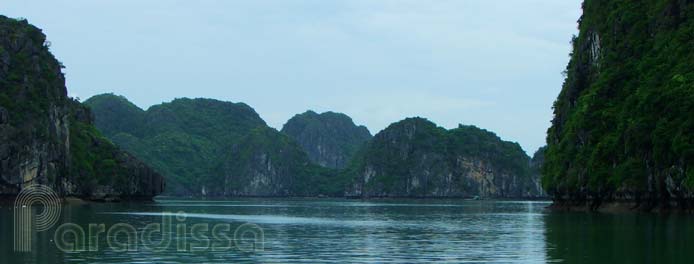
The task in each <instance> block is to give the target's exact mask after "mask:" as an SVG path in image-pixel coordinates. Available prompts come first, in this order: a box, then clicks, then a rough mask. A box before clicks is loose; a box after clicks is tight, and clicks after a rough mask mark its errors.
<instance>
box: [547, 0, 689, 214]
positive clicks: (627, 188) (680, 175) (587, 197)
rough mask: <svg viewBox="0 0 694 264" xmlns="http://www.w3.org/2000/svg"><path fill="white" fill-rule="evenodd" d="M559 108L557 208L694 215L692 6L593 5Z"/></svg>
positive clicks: (589, 0)
mask: <svg viewBox="0 0 694 264" xmlns="http://www.w3.org/2000/svg"><path fill="white" fill-rule="evenodd" d="M579 30H580V31H579V34H578V36H576V37H574V39H573V52H572V53H571V60H570V61H569V63H568V66H567V68H566V80H565V81H564V85H563V87H562V90H561V92H560V94H559V96H558V98H557V100H556V101H555V103H554V107H553V109H554V119H553V120H552V126H551V127H550V129H549V131H548V136H547V144H548V147H547V150H546V151H545V161H544V164H543V169H542V172H543V180H542V182H543V186H544V188H545V189H546V190H547V192H548V193H549V194H550V195H551V196H552V197H553V199H554V201H555V203H554V207H555V208H566V209H576V208H579V209H581V210H583V209H586V210H602V209H604V208H607V207H612V206H613V205H616V204H619V205H625V204H628V205H629V209H630V210H640V211H668V210H671V209H677V210H693V209H694V165H693V164H694V133H692V131H694V115H692V113H694V103H693V102H694V96H693V95H694V64H692V61H694V49H692V47H694V41H693V38H692V37H691V36H692V35H693V34H694V1H681V0H662V1H646V2H639V3H638V4H635V3H632V2H628V1H627V2H615V1H597V0H586V1H584V3H583V15H582V16H581V19H580V20H579Z"/></svg>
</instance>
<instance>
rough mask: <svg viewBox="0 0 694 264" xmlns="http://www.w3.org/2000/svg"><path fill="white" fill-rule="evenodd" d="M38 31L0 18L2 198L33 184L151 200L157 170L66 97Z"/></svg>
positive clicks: (159, 186) (90, 195)
mask: <svg viewBox="0 0 694 264" xmlns="http://www.w3.org/2000/svg"><path fill="white" fill-rule="evenodd" d="M49 46H50V44H49V43H48V42H47V41H46V37H45V35H44V34H43V33H42V32H41V30H40V29H38V28H36V27H34V26H32V25H30V24H28V23H27V21H25V20H15V19H10V18H7V17H4V16H0V196H3V197H12V196H14V195H16V194H17V193H18V192H19V191H21V190H22V188H24V187H25V186H28V185H31V184H44V185H48V186H51V187H52V188H53V189H54V190H55V191H56V192H58V193H59V194H60V195H62V196H75V197H80V198H85V199H91V200H112V199H151V198H152V197H153V196H155V195H157V194H159V193H161V192H162V190H163V187H164V183H163V179H162V178H161V177H160V175H159V174H157V173H155V172H154V171H153V170H151V169H149V168H148V167H147V166H145V165H144V164H143V163H141V162H139V161H138V160H137V159H135V158H133V157H132V156H130V155H128V154H127V153H124V152H121V151H120V150H118V148H117V147H115V146H114V145H113V144H112V143H110V141H108V140H106V139H105V138H104V137H103V136H101V134H100V133H99V132H98V131H96V129H95V128H94V126H93V125H92V116H91V113H90V111H89V110H88V109H86V108H84V107H83V106H82V105H81V104H80V103H79V102H77V101H74V100H72V99H70V98H69V97H68V96H67V90H66V88H65V79H64V76H63V73H62V71H61V68H62V65H61V64H60V62H58V61H57V60H56V59H55V58H54V57H53V55H52V54H51V53H50V52H49Z"/></svg>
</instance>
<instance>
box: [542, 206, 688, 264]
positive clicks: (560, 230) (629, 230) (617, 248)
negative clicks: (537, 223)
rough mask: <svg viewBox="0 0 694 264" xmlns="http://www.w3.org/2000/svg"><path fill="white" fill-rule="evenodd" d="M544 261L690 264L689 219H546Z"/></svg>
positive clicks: (611, 216)
mask: <svg viewBox="0 0 694 264" xmlns="http://www.w3.org/2000/svg"><path fill="white" fill-rule="evenodd" d="M544 218H545V220H544V221H545V223H546V229H547V244H548V246H547V248H548V250H547V256H548V259H552V260H564V261H566V262H568V263H611V264H612V263H692V261H694V248H693V247H694V218H693V217H692V216H691V215H679V214H674V215H654V214H637V213H633V214H586V213H552V214H547V215H546V216H545V217H544Z"/></svg>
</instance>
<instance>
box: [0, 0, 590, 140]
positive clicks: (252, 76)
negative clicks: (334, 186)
mask: <svg viewBox="0 0 694 264" xmlns="http://www.w3.org/2000/svg"><path fill="white" fill-rule="evenodd" d="M1 1H2V3H1V4H0V14H3V15H6V16H10V17H15V18H17V17H24V18H27V19H28V20H29V22H30V23H32V24H34V25H36V26H38V27H40V28H42V29H43V30H44V32H45V33H46V34H47V35H48V39H49V41H51V43H52V46H51V50H52V52H53V53H54V54H55V55H56V57H57V58H58V59H59V60H60V61H62V62H63V64H64V65H65V66H66V67H67V68H66V69H65V73H66V77H67V84H68V90H69V93H70V95H71V96H76V97H80V98H81V99H83V100H84V99H87V98H89V97H90V96H92V95H96V94H100V93H106V92H113V93H115V94H119V95H123V96H125V97H127V98H128V99H130V100H131V101H133V102H134V103H135V104H137V105H138V106H140V107H142V108H144V109H146V108H147V107H149V106H151V105H153V104H158V103H161V102H165V101H170V100H172V99H174V98H178V97H207V98H215V99H220V100H226V101H232V102H245V103H247V104H249V105H251V106H252V107H253V108H255V109H256V111H257V112H258V113H259V114H260V115H261V116H262V117H263V119H265V120H266V121H267V122H268V123H269V124H270V125H271V126H273V127H275V128H278V129H279V128H281V126H282V125H283V124H284V123H285V122H286V121H287V120H288V119H289V118H290V117H292V116H293V115H294V114H296V113H300V112H304V111H306V110H308V109H312V110H315V111H318V112H322V111H336V112H343V113H346V114H348V115H349V116H351V117H352V118H353V119H354V121H355V122H356V123H358V124H363V125H366V126H367V127H368V128H369V129H370V130H371V132H372V133H374V134H375V133H377V132H378V131H380V130H381V129H383V128H385V127H386V126H388V125H389V124H390V123H393V122H396V121H398V120H401V119H403V118H405V117H411V116H421V117H426V118H428V119H430V120H432V121H434V122H436V123H437V124H439V125H440V126H443V127H446V128H453V127H456V126H457V125H458V124H459V123H462V124H472V125H477V126H479V127H482V128H485V129H488V130H491V131H494V132H496V133H497V134H498V135H499V136H500V137H502V138H503V139H505V140H510V141H516V142H519V143H520V144H521V145H522V146H523V148H524V149H525V150H526V151H527V152H529V153H532V152H534V151H535V150H536V149H537V148H538V147H540V146H542V145H543V144H544V141H545V134H546V130H547V128H548V127H549V125H550V120H551V118H552V109H551V106H552V103H553V101H554V99H555V98H556V96H557V95H558V93H559V91H560V89H561V84H562V81H563V77H562V75H561V72H562V71H563V70H564V68H565V67H566V64H567V62H568V59H569V57H568V54H569V52H570V48H571V47H570V43H569V41H570V39H571V36H572V35H573V34H576V33H577V29H576V21H577V20H578V18H579V16H580V14H581V9H580V6H581V1H580V0H457V1H446V0H436V1H433V0H427V1H424V0H419V1H408V0H392V1H377V0H363V1H357V0H353V1H352V0H350V1H339V0H334V1H331V0H313V1H299V0H296V1H295V0H252V1H251V0H248V1H240V0H201V1H190V0H146V1H143V0H99V1H94V0H51V1H37V0H1Z"/></svg>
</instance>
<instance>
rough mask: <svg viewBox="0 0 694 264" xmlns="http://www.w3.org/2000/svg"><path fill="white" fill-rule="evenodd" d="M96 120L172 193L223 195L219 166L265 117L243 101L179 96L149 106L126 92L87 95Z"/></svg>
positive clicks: (262, 122) (109, 135)
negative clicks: (158, 174) (129, 97)
mask: <svg viewBox="0 0 694 264" xmlns="http://www.w3.org/2000/svg"><path fill="white" fill-rule="evenodd" d="M85 105H87V106H89V107H90V108H91V109H92V111H93V112H94V115H95V117H96V125H97V128H99V130H101V131H102V132H103V133H104V134H105V135H106V136H107V137H108V138H109V139H111V140H112V141H113V142H114V143H116V144H117V145H118V146H120V147H122V148H123V149H125V150H127V151H128V152H130V153H132V154H133V155H135V156H136V157H138V158H140V159H142V160H143V161H145V162H147V163H148V164H150V165H151V166H153V167H154V168H155V169H156V170H157V171H159V172H161V173H162V174H163V175H164V177H165V178H166V179H167V186H168V187H167V191H166V194H167V195H175V196H208V197H209V196H218V195H221V193H223V192H222V191H221V190H222V185H221V183H223V182H224V179H223V178H222V177H221V176H220V174H219V172H218V170H217V169H218V167H219V166H220V164H222V163H224V162H225V157H227V155H228V151H229V149H230V147H231V146H233V145H235V144H237V143H239V142H240V140H241V139H243V138H244V137H246V136H247V135H248V134H249V133H250V132H251V131H253V129H255V128H258V127H267V125H266V124H265V121H263V120H262V119H261V118H260V116H259V115H258V114H257V113H256V112H255V110H253V108H251V107H250V106H248V105H246V104H243V103H231V102H224V101H219V100H213V99H203V98H197V99H188V98H180V99H176V100H174V101H172V102H168V103H163V104H159V105H155V106H152V107H150V108H149V109H147V110H146V111H144V110H142V109H140V108H138V107H137V106H135V105H134V104H133V103H131V102H129V101H128V100H127V99H126V98H125V97H122V96H117V95H113V94H102V95H97V96H94V97H92V98H89V99H88V100H87V101H85Z"/></svg>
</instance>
